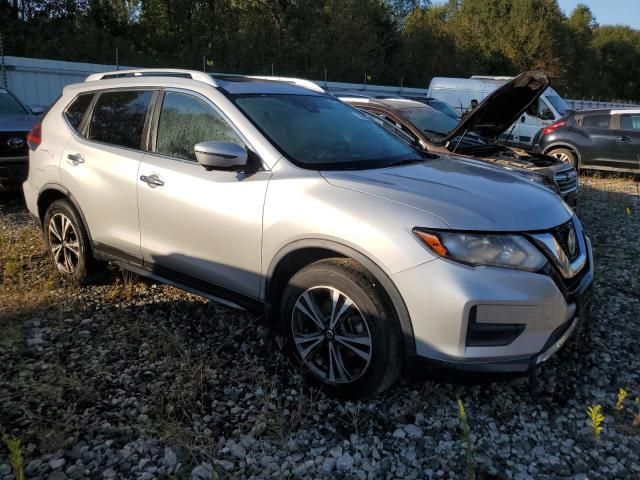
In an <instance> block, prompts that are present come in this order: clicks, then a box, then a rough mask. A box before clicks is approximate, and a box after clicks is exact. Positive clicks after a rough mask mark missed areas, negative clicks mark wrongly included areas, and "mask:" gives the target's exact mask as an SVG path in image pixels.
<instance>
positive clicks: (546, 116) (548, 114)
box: [538, 108, 556, 120]
mask: <svg viewBox="0 0 640 480" xmlns="http://www.w3.org/2000/svg"><path fill="white" fill-rule="evenodd" d="M538 118H540V120H555V119H556V117H555V115H554V114H553V112H552V111H551V110H549V109H548V108H545V109H544V110H542V111H541V112H540V115H538Z"/></svg>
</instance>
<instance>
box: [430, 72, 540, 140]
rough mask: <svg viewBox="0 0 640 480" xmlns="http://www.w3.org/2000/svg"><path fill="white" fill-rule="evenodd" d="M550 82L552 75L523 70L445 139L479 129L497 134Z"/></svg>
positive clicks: (494, 136) (494, 135)
mask: <svg viewBox="0 0 640 480" xmlns="http://www.w3.org/2000/svg"><path fill="white" fill-rule="evenodd" d="M549 84H550V82H549V77H547V75H546V74H545V73H544V72H540V71H531V72H524V73H521V74H520V75H518V76H517V77H516V78H514V79H513V80H511V81H510V82H509V83H506V84H504V85H503V86H502V87H500V88H498V89H497V90H496V91H494V92H493V93H491V94H489V95H488V96H487V97H485V99H484V100H482V102H480V104H479V105H478V106H477V107H476V108H475V110H473V111H472V112H471V113H470V114H469V115H468V116H467V117H465V118H464V119H463V120H462V121H461V122H460V123H459V124H458V126H457V127H456V128H454V129H453V130H452V131H451V132H449V134H448V135H447V136H446V137H445V138H444V139H443V140H442V143H443V144H446V142H449V141H450V140H451V139H453V138H455V137H458V136H460V135H462V134H463V133H464V132H465V131H475V132H477V133H479V134H480V135H482V136H483V137H486V138H489V139H495V138H497V137H498V135H500V134H501V133H502V132H504V131H505V130H507V129H508V128H509V127H510V126H511V125H513V123H514V122H515V121H516V120H517V119H518V118H520V116H521V115H522V114H523V113H524V112H525V111H526V110H527V108H529V106H530V105H531V104H532V103H533V102H535V101H536V100H538V97H540V95H542V92H544V91H545V90H546V89H547V87H548V86H549Z"/></svg>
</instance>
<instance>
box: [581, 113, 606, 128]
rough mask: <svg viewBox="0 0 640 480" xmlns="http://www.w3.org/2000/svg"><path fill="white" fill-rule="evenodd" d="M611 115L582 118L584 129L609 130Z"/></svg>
mask: <svg viewBox="0 0 640 480" xmlns="http://www.w3.org/2000/svg"><path fill="white" fill-rule="evenodd" d="M610 121H611V116H610V115H585V116H584V117H582V126H583V127H595V128H609V123H610Z"/></svg>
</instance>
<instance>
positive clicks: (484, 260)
mask: <svg viewBox="0 0 640 480" xmlns="http://www.w3.org/2000/svg"><path fill="white" fill-rule="evenodd" d="M413 233H414V234H415V235H416V237H418V239H420V241H422V242H423V243H424V244H425V245H426V246H427V247H428V248H429V249H430V250H431V251H432V252H433V253H435V254H436V255H438V256H440V257H444V258H448V259H450V260H454V261H456V262H460V263H465V264H467V265H473V266H478V265H486V266H492V267H503V268H514V269H517V270H526V271H528V272H537V271H538V270H540V269H541V268H542V267H543V266H544V265H545V264H546V263H547V260H546V259H545V257H544V256H543V255H542V253H540V251H539V250H538V249H536V248H535V247H534V246H533V245H532V244H531V243H529V241H528V240H527V239H526V238H524V237H522V236H520V235H509V234H505V235H502V234H483V233H461V232H449V231H434V230H428V229H424V228H414V229H413Z"/></svg>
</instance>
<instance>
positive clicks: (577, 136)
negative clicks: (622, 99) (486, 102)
mask: <svg viewBox="0 0 640 480" xmlns="http://www.w3.org/2000/svg"><path fill="white" fill-rule="evenodd" d="M534 145H535V147H534V151H537V152H540V153H546V154H548V155H551V156H553V157H556V158H559V159H561V160H563V161H565V162H570V163H571V164H572V165H573V166H575V167H576V168H592V169H598V170H620V171H632V172H638V171H639V170H640V109H638V108H636V109H630V108H629V109H606V110H580V111H577V112H573V113H570V114H569V115H568V116H566V117H564V118H562V119H561V120H559V121H557V122H555V123H553V124H551V125H549V126H548V127H545V128H543V129H542V130H541V131H540V132H539V133H538V135H537V136H536V138H535V139H534Z"/></svg>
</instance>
